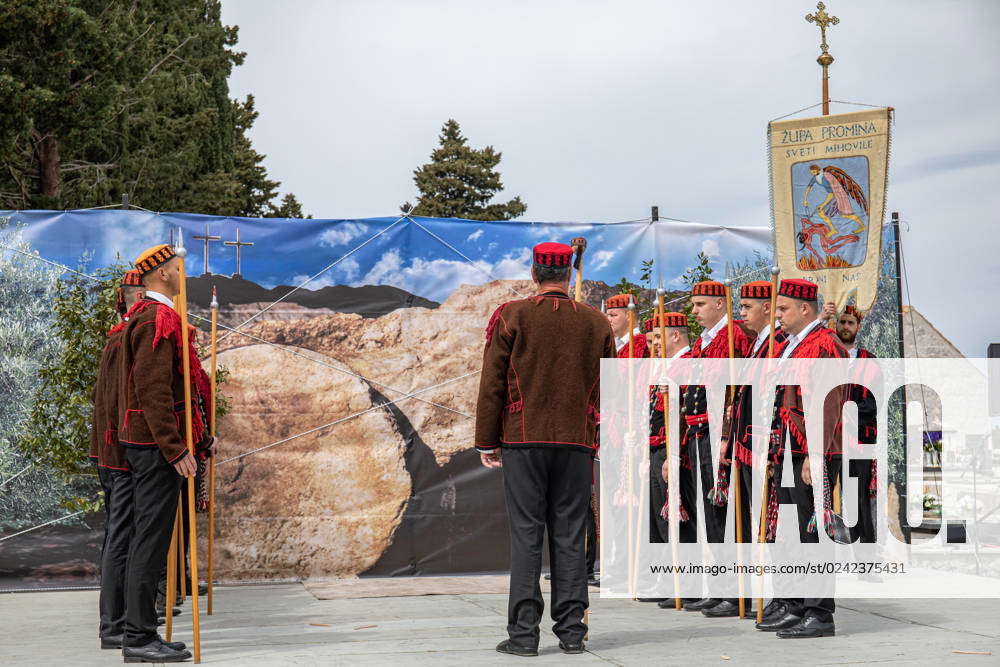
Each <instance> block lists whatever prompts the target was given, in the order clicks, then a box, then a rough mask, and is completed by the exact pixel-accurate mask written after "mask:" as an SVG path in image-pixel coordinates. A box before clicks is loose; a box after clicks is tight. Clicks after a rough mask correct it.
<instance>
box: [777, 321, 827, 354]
mask: <svg viewBox="0 0 1000 667" xmlns="http://www.w3.org/2000/svg"><path fill="white" fill-rule="evenodd" d="M822 324H823V322H822V320H820V319H819V318H817V319H815V320H813V321H812V322H811V323H810V324H808V325H806V328H805V329H803V330H802V331H800V332H799V333H798V334H789V335H788V343H787V344H786V345H785V349H784V350H782V352H781V358H782V359H787V358H788V357H790V356H792V352H794V351H795V348H797V347H798V346H799V343H801V342H802V341H803V340H805V337H806V336H808V335H809V332H810V331H812V330H813V329H815V328H816V327H818V326H822Z"/></svg>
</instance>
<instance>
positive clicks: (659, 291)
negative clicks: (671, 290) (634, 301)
mask: <svg viewBox="0 0 1000 667" xmlns="http://www.w3.org/2000/svg"><path fill="white" fill-rule="evenodd" d="M666 293H667V290H665V289H663V288H662V287H657V288H656V296H663V295H664V294H666Z"/></svg>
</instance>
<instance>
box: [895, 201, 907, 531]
mask: <svg viewBox="0 0 1000 667" xmlns="http://www.w3.org/2000/svg"><path fill="white" fill-rule="evenodd" d="M892 232H893V236H894V237H895V238H894V240H895V242H896V243H895V252H896V302H897V303H898V304H899V308H898V310H897V311H896V323H897V326H898V327H899V338H898V340H897V344H898V348H899V358H900V359H905V358H906V349H905V345H904V341H905V336H904V335H903V263H902V261H901V251H900V243H901V239H900V236H899V211H893V212H892ZM902 395H903V405H902V412H901V414H900V418H901V421H902V433H903V451H904V452H905V451H906V440H907V432H906V431H907V427H906V385H903V387H902ZM896 491H897V493H898V494H899V519H900V521H899V529H900V531H901V532H902V533H903V537H904V539H905V541H906V543H907V544H909V542H910V534H909V522H908V521H906V520H905V517H906V497H907V494H908V489H907V488H906V471H905V470H904V471H903V483H902V485H901V486H897V487H896Z"/></svg>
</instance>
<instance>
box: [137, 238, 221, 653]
mask: <svg viewBox="0 0 1000 667" xmlns="http://www.w3.org/2000/svg"><path fill="white" fill-rule="evenodd" d="M135 265H136V270H137V271H139V272H140V273H141V274H142V278H143V283H144V285H145V287H146V295H145V298H144V299H142V300H141V301H139V302H138V303H137V304H136V305H135V306H134V307H133V308H132V309H131V310H130V311H129V320H128V322H127V323H126V324H125V328H124V329H123V330H122V347H121V361H120V363H121V371H120V372H121V376H120V380H119V383H118V386H119V394H118V441H119V442H120V443H121V446H122V447H123V448H124V451H125V459H126V460H127V462H128V467H129V470H130V471H131V472H132V478H133V484H134V492H133V519H132V540H131V544H130V545H129V554H128V565H127V568H126V583H125V623H124V638H123V655H124V657H125V660H126V662H180V661H183V660H186V659H188V658H190V657H191V654H190V652H188V651H186V650H183V649H177V648H176V647H175V646H172V645H170V644H167V643H164V642H163V641H162V640H161V639H160V637H159V635H158V634H157V630H156V626H157V616H156V584H157V581H158V579H159V575H160V573H161V572H162V571H163V569H164V567H165V566H166V559H167V550H168V547H169V545H170V534H171V530H172V527H173V523H174V518H175V516H176V513H177V496H178V491H179V490H180V486H181V481H182V480H183V479H184V478H186V477H190V476H191V475H193V474H194V472H195V460H194V457H193V456H191V454H190V453H188V450H187V448H186V446H185V442H184V438H183V437H182V435H181V432H182V429H181V426H180V425H181V424H183V423H184V378H183V374H182V371H181V356H180V355H181V354H182V352H183V353H188V351H182V349H181V328H180V327H181V321H180V316H179V315H178V314H177V311H175V310H174V307H173V301H172V300H171V298H170V297H171V296H172V295H174V294H177V293H178V291H179V290H180V260H179V259H178V258H177V256H176V254H175V253H174V251H173V249H172V248H171V247H170V246H168V245H161V246H154V247H153V248H150V249H149V250H147V251H145V252H144V253H142V254H141V255H140V256H139V257H138V258H137V259H136V261H135ZM200 421H201V420H198V422H200ZM195 426H196V428H195V434H194V437H195V438H196V439H197V438H198V437H199V435H200V434H201V431H202V428H203V425H201V424H200V423H196V425H195ZM199 426H201V427H202V428H199Z"/></svg>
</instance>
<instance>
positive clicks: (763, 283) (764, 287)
mask: <svg viewBox="0 0 1000 667" xmlns="http://www.w3.org/2000/svg"><path fill="white" fill-rule="evenodd" d="M740 298H741V299H770V298H771V281H770V280H755V281H753V282H752V283H747V284H746V285H744V286H743V287H741V288H740Z"/></svg>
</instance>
